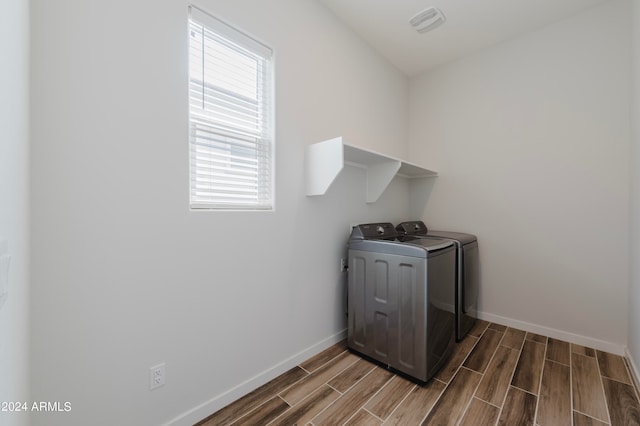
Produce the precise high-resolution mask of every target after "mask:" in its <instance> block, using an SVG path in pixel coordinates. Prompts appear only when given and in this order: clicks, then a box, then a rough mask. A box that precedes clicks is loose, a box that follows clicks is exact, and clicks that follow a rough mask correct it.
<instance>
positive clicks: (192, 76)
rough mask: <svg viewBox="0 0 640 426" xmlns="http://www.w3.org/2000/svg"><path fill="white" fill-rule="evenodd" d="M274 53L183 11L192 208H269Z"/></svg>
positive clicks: (191, 11)
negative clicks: (186, 25)
mask: <svg viewBox="0 0 640 426" xmlns="http://www.w3.org/2000/svg"><path fill="white" fill-rule="evenodd" d="M272 56H273V54H272V51H271V49H269V48H268V47H266V46H264V45H263V44H261V43H259V42H257V41H256V40H254V39H252V38H250V37H249V36H247V35H246V34H244V33H241V32H239V31H238V30H235V29H234V28H232V27H230V26H229V25H227V24H225V23H224V22H222V21H219V20H217V19H216V18H214V17H212V16H210V15H208V14H206V13H205V12H203V11H201V10H200V9H198V8H196V7H193V6H190V7H189V145H190V187H191V188H190V204H191V207H192V208H214V209H271V208H272V207H273V162H274V161H273V151H274V150H273V143H274V141H273V77H272V68H273V67H272Z"/></svg>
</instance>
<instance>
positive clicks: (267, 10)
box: [31, 0, 408, 426]
mask: <svg viewBox="0 0 640 426" xmlns="http://www.w3.org/2000/svg"><path fill="white" fill-rule="evenodd" d="M198 5H199V6H200V7H202V8H204V9H206V10H208V11H210V12H211V13H214V14H216V15H217V16H219V17H220V18H222V19H224V20H226V21H228V22H230V23H232V24H235V25H237V26H238V27H240V28H241V29H243V30H245V31H246V32H248V33H250V34H252V35H253V36H255V37H257V38H258V39H260V40H262V41H264V42H265V43H267V44H269V45H270V46H272V47H273V48H274V49H275V52H276V61H277V62H276V64H277V65H276V73H277V77H276V84H277V99H276V108H277V138H276V139H277V148H276V152H277V167H276V173H277V182H276V211H275V212H270V213H264V212H263V213H255V212H254V213H238V212H235V213H222V212H218V213H216V212H210V213H206V212H190V211H189V209H188V192H187V182H188V156H187V155H188V147H187V61H186V58H187V23H186V19H187V2H186V1H183V0H172V1H164V2H157V1H152V0H137V1H133V2H132V1H130V0H111V1H105V2H86V1H73V0H59V1H55V2H51V1H49V0H33V1H32V6H31V7H32V38H33V44H32V48H33V56H32V58H33V68H32V91H33V109H32V123H33V124H32V176H31V177H32V181H33V182H32V191H33V193H32V233H33V239H32V242H33V251H32V262H33V263H32V265H33V268H32V291H33V298H32V303H33V305H32V311H33V315H32V321H33V352H32V353H33V363H32V366H33V369H32V388H33V398H34V399H35V400H45V401H63V402H66V401H68V402H70V403H71V405H72V410H71V412H69V413H55V414H40V415H37V416H34V424H35V425H40V424H42V425H48V426H49V425H80V424H92V425H101V424H102V425H115V424H117V425H157V424H160V423H163V422H168V421H170V420H171V419H173V418H176V417H179V416H181V415H182V414H183V413H186V412H188V411H189V410H192V409H193V410H195V411H193V412H191V413H189V414H187V415H186V416H185V417H182V418H181V419H179V420H178V421H176V424H192V423H193V422H194V421H196V420H198V419H200V418H202V417H204V416H206V415H207V414H209V413H211V412H213V411H215V409H217V408H219V407H221V406H223V405H225V404H226V403H227V402H229V401H231V400H233V399H235V398H237V397H238V396H240V395H241V394H242V393H245V392H248V391H249V390H250V389H251V387H252V386H257V385H259V384H261V383H262V382H264V381H265V380H267V379H269V378H271V377H273V376H275V375H277V374H278V373H280V372H281V371H282V370H283V369H285V368H288V367H289V366H290V365H291V364H292V363H293V362H295V361H296V360H298V361H299V360H300V358H304V357H306V356H309V355H311V354H312V353H313V352H314V351H319V350H320V349H322V348H323V347H324V346H327V345H329V344H330V343H332V342H333V341H335V339H336V338H338V337H340V335H341V334H340V333H341V332H342V331H343V330H344V328H345V327H346V321H345V318H344V313H343V305H344V276H342V275H341V274H340V272H339V271H338V267H339V258H340V257H341V255H342V254H343V253H345V251H346V246H345V243H346V238H347V236H348V225H349V224H351V223H358V222H366V221H377V220H389V221H393V222H397V221H400V220H402V219H404V218H405V217H406V215H407V213H408V211H407V210H408V208H407V205H408V185H407V184H406V183H405V182H404V181H402V180H395V181H394V182H393V183H392V186H391V188H390V189H389V190H388V191H387V192H386V193H385V194H384V195H383V196H382V199H381V200H380V201H379V202H378V203H376V204H374V205H366V204H365V202H364V185H365V183H364V175H363V173H362V171H361V170H357V169H356V170H348V171H346V172H345V173H344V175H341V176H340V177H339V178H338V181H337V182H336V183H335V185H334V187H332V188H331V189H330V190H329V193H328V194H327V195H326V196H324V197H319V198H307V197H305V195H304V182H303V176H304V165H303V158H304V147H305V146H306V145H308V144H310V143H314V142H318V141H321V140H324V139H328V138H331V137H335V136H339V135H343V136H345V137H347V138H348V139H349V141H350V142H352V143H354V144H360V145H363V146H364V147H367V148H370V149H373V150H376V151H381V152H384V153H387V154H389V155H392V156H402V155H403V154H404V151H405V148H406V136H407V135H406V133H407V126H406V124H407V123H406V120H407V118H406V117H407V115H408V111H407V109H408V82H407V81H406V79H405V78H404V77H403V76H402V75H401V74H399V72H398V71H396V70H395V69H394V68H392V67H391V66H389V65H388V64H387V63H386V62H384V61H382V60H381V59H380V58H379V57H378V56H377V55H376V54H374V53H373V52H372V51H371V50H370V48H369V47H368V46H366V45H365V44H364V43H362V42H361V41H359V40H358V39H356V38H355V37H353V36H352V35H351V33H349V32H348V31H347V30H346V29H345V28H344V27H343V26H342V25H341V24H340V23H339V22H338V21H337V20H336V19H335V18H333V17H332V16H331V15H330V14H329V13H328V12H327V11H326V10H325V9H324V8H323V7H322V6H320V5H319V4H318V3H317V2H316V1H312V0H273V1H269V2H264V1H260V0H240V1H233V2H230V1H223V0H200V1H198ZM283 360H286V361H283ZM160 361H164V362H166V368H167V384H166V386H164V387H163V388H160V389H157V390H155V391H153V392H150V391H149V390H148V367H149V366H151V365H153V364H155V363H157V362H160ZM245 381H248V383H245V384H243V383H244V382H245ZM238 386H239V387H238ZM225 392H229V393H227V394H224V395H223V393H225ZM199 404H203V406H201V407H199V408H197V407H198V405H199Z"/></svg>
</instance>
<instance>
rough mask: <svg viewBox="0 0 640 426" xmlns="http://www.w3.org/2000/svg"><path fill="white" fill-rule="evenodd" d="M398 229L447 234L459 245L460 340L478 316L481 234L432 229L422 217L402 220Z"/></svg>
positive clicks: (408, 236) (421, 234) (410, 235)
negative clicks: (477, 235)
mask: <svg viewBox="0 0 640 426" xmlns="http://www.w3.org/2000/svg"><path fill="white" fill-rule="evenodd" d="M396 230H397V231H398V232H399V233H400V234H402V235H404V236H405V237H401V238H402V239H403V240H405V241H406V240H409V239H411V238H425V237H426V238H445V239H449V240H451V241H453V242H454V243H455V245H456V315H455V316H456V341H458V342H459V341H460V340H462V339H463V338H464V336H466V335H467V333H468V332H469V330H470V329H471V327H473V325H474V324H475V322H476V318H477V317H478V312H477V309H478V290H479V287H480V269H479V252H478V238H477V237H476V236H475V235H472V234H464V233H460V232H448V231H430V230H428V229H427V226H426V225H425V224H424V222H422V221H413V222H402V223H401V224H399V225H398V226H397V227H396Z"/></svg>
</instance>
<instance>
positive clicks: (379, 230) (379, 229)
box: [376, 226, 384, 235]
mask: <svg viewBox="0 0 640 426" xmlns="http://www.w3.org/2000/svg"><path fill="white" fill-rule="evenodd" d="M376 231H378V235H382V234H384V228H383V227H382V226H378V227H377V228H376Z"/></svg>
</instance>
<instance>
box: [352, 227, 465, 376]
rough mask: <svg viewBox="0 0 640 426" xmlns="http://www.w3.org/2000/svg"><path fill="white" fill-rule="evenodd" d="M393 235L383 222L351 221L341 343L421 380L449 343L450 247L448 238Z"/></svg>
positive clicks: (430, 373)
mask: <svg viewBox="0 0 640 426" xmlns="http://www.w3.org/2000/svg"><path fill="white" fill-rule="evenodd" d="M398 236H399V234H398V232H397V231H396V230H395V228H394V226H393V225H392V224H391V223H371V224H363V225H358V226H354V227H353V230H352V232H351V236H350V238H349V243H348V247H349V250H348V251H349V259H348V265H349V270H348V300H347V311H348V337H347V346H348V347H349V348H350V349H351V350H352V351H355V352H357V353H359V354H361V355H364V356H365V357H366V358H369V359H371V360H373V361H376V362H378V363H380V364H382V365H384V366H386V367H388V368H390V369H392V370H394V371H396V372H399V373H402V374H404V375H406V376H408V377H409V378H412V379H413V380H415V381H418V382H420V383H425V382H427V381H428V380H429V379H430V378H431V377H432V376H433V375H434V374H435V373H436V371H437V370H438V369H439V368H440V367H441V366H442V365H443V364H444V362H446V360H447V359H448V358H449V356H450V354H451V350H452V348H453V344H454V335H455V334H454V326H455V320H454V310H455V307H454V302H455V291H454V288H455V285H454V283H455V262H456V260H455V256H456V250H455V245H454V243H453V242H452V241H450V240H445V239H441V238H419V239H418V238H416V239H415V241H408V242H402V241H400V240H399V239H398Z"/></svg>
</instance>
